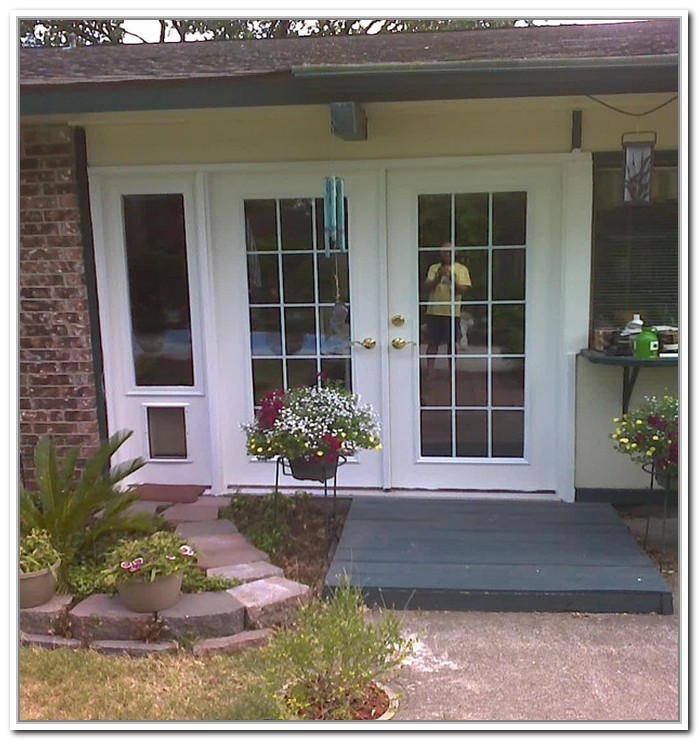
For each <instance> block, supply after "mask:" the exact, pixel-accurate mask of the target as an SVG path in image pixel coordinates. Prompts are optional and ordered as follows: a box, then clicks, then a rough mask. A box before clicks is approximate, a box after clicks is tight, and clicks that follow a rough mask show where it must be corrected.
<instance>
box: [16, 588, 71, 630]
mask: <svg viewBox="0 0 699 741" xmlns="http://www.w3.org/2000/svg"><path fill="white" fill-rule="evenodd" d="M72 602H73V597H72V596H71V595H69V594H56V595H54V596H53V597H52V598H51V599H50V600H49V601H48V602H46V603H44V604H43V605H39V606H38V607H25V608H24V609H23V610H20V611H19V629H20V630H22V631H24V632H25V633H45V634H49V635H50V634H52V633H54V632H56V628H57V627H58V626H59V624H60V623H62V622H64V621H65V617H66V615H67V614H68V608H69V607H70V605H71V603H72Z"/></svg>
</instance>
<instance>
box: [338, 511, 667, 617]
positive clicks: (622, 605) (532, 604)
mask: <svg viewBox="0 0 699 741" xmlns="http://www.w3.org/2000/svg"><path fill="white" fill-rule="evenodd" d="M345 575H349V577H350V580H351V583H352V584H354V585H356V586H361V587H362V590H363V592H364V596H365V600H366V602H367V604H369V605H379V606H385V607H389V608H395V609H411V610H412V609H425V610H485V611H498V612H500V611H502V612H632V613H649V612H657V613H662V614H670V613H672V611H673V607H672V592H671V590H670V587H669V586H668V585H667V584H666V583H665V581H664V580H663V578H662V577H661V575H660V573H659V572H658V571H657V569H656V568H655V567H654V566H653V564H652V563H651V561H650V559H649V558H648V557H647V556H646V555H645V553H644V552H643V551H642V549H641V548H640V547H639V545H638V544H637V543H636V541H635V540H634V538H633V536H632V535H631V534H630V533H629V531H628V530H627V528H626V526H625V525H624V523H623V522H622V521H621V519H620V518H619V516H618V515H617V513H616V512H615V510H614V509H613V508H612V506H611V505H609V504H585V503H575V504H566V503H563V502H532V501H526V502H522V501H520V502H517V501H463V500H461V501H460V500H444V499H430V498H423V499H399V498H395V499H391V498H388V497H381V498H378V497H377V498H369V497H367V498H359V497H355V499H354V500H353V502H352V506H351V508H350V511H349V515H348V517H347V520H346V522H345V526H344V529H343V532H342V535H341V537H340V542H339V543H338V546H337V550H336V552H335V555H334V558H333V560H332V563H331V564H330V568H329V569H328V574H327V577H326V581H325V590H326V592H329V591H332V589H334V588H335V587H337V586H338V585H339V584H340V583H342V580H343V578H344V577H345Z"/></svg>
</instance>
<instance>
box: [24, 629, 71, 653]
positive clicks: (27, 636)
mask: <svg viewBox="0 0 699 741" xmlns="http://www.w3.org/2000/svg"><path fill="white" fill-rule="evenodd" d="M19 642H20V644H21V645H22V646H33V647H34V648H47V649H55V648H82V643H80V641H78V640H77V639H75V638H64V637H63V636H51V635H43V634H38V633H25V632H24V631H20V634H19Z"/></svg>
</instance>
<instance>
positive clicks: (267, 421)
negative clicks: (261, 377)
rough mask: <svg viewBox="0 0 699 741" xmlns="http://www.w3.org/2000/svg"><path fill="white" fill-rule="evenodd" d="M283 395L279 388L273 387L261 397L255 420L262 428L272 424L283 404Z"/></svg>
mask: <svg viewBox="0 0 699 741" xmlns="http://www.w3.org/2000/svg"><path fill="white" fill-rule="evenodd" d="M283 397H284V392H283V391H282V390H281V389H275V390H274V391H270V392H269V393H268V394H266V395H265V396H264V397H263V398H262V401H261V402H260V410H259V411H258V413H257V421H258V423H259V425H260V427H262V428H263V429H264V428H269V427H272V426H273V425H274V423H275V422H276V421H277V417H279V413H280V412H281V410H282V408H283V406H284V402H283Z"/></svg>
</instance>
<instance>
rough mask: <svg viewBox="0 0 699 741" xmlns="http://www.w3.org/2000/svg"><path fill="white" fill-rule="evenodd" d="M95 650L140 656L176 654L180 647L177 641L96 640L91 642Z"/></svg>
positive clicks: (91, 646) (102, 652) (104, 652)
mask: <svg viewBox="0 0 699 741" xmlns="http://www.w3.org/2000/svg"><path fill="white" fill-rule="evenodd" d="M90 648H91V649H92V650H93V651H97V652H98V653H101V654H116V655H126V656H133V657H134V658H138V657H140V656H151V655H153V654H174V653H177V650H178V647H177V644H176V643H175V641H154V642H153V643H146V642H145V641H95V642H94V643H91V644H90Z"/></svg>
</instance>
